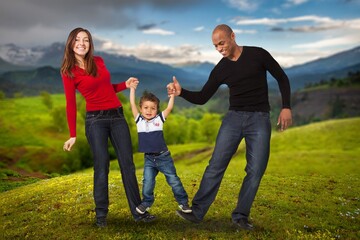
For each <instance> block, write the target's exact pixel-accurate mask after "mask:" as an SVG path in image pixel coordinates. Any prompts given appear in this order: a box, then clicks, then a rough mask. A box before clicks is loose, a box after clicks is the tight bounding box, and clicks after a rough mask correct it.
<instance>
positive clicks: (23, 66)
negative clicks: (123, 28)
mask: <svg viewBox="0 0 360 240" xmlns="http://www.w3.org/2000/svg"><path fill="white" fill-rule="evenodd" d="M63 51H64V43H53V44H51V45H50V46H44V47H33V48H23V47H19V46H17V45H15V44H5V45H0V90H1V91H3V92H4V93H5V94H6V95H7V96H13V94H14V93H17V92H21V93H22V94H24V95H37V94H39V92H41V91H48V92H50V93H60V92H63V86H62V81H61V77H60V74H59V67H60V65H61V59H62V56H63ZM95 54H96V55H99V56H101V57H103V59H104V61H105V63H106V65H107V67H108V69H109V71H110V72H111V73H112V81H113V82H120V81H124V80H126V79H127V78H129V77H131V76H135V77H137V78H139V79H140V85H139V91H142V90H145V89H147V90H149V91H152V92H154V93H155V94H157V95H159V96H160V97H165V96H166V90H165V87H166V84H167V83H169V82H170V81H172V76H176V77H177V78H178V79H179V80H180V81H181V83H182V85H183V86H184V87H188V88H191V89H200V88H201V86H202V85H203V84H204V83H205V82H206V80H207V78H208V76H209V73H210V71H211V70H212V69H213V67H214V64H212V63H209V62H205V63H199V62H188V63H184V64H179V65H167V64H163V63H159V62H151V61H145V60H141V59H139V58H136V57H135V56H124V55H118V54H111V53H106V52H95ZM284 70H285V72H286V73H287V75H288V76H289V79H290V81H291V87H292V91H296V90H298V89H301V88H303V87H304V86H305V85H307V84H309V83H315V82H319V81H321V80H329V79H331V78H342V77H345V76H347V75H348V73H349V72H357V71H360V47H356V48H353V49H350V50H347V51H343V52H339V53H337V54H334V55H332V56H329V57H326V58H322V59H318V60H314V61H311V62H308V63H305V64H301V65H297V66H293V67H290V68H285V69H284ZM268 81H269V88H270V89H277V83H276V81H275V80H274V79H273V78H272V77H271V76H269V80H268Z"/></svg>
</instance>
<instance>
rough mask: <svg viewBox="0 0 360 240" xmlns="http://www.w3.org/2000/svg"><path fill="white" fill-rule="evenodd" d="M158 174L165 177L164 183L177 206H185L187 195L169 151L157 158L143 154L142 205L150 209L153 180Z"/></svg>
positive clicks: (152, 201) (152, 197)
mask: <svg viewBox="0 0 360 240" xmlns="http://www.w3.org/2000/svg"><path fill="white" fill-rule="evenodd" d="M159 172H161V173H163V174H164V175H165V178H166V181H167V183H168V184H169V185H170V186H171V188H172V191H173V193H174V197H175V199H176V201H177V202H178V204H181V205H187V204H188V195H187V193H186V191H185V189H184V187H183V185H182V183H181V180H180V178H179V177H178V176H177V174H176V169H175V165H174V161H173V159H172V158H171V154H170V152H169V151H167V152H164V153H162V154H161V155H159V156H151V155H147V154H145V164H144V179H143V189H142V194H143V201H142V205H144V206H145V207H151V206H152V204H153V203H154V188H155V178H156V176H157V175H158V173H159Z"/></svg>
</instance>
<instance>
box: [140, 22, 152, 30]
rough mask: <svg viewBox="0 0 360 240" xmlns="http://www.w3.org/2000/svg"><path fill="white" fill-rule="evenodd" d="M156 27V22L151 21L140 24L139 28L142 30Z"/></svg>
mask: <svg viewBox="0 0 360 240" xmlns="http://www.w3.org/2000/svg"><path fill="white" fill-rule="evenodd" d="M155 27H156V24H154V23H150V24H145V25H140V26H138V27H137V29H138V30H140V31H142V30H149V29H152V28H155Z"/></svg>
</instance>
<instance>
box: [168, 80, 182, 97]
mask: <svg viewBox="0 0 360 240" xmlns="http://www.w3.org/2000/svg"><path fill="white" fill-rule="evenodd" d="M166 88H167V91H168V96H169V97H170V96H171V95H174V96H179V95H180V94H181V85H180V83H179V82H178V81H177V79H176V77H175V76H173V82H172V83H169V84H168V85H167V86H166Z"/></svg>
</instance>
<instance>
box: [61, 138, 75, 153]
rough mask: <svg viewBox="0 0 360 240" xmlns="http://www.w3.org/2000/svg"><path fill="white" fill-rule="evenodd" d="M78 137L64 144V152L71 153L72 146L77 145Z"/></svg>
mask: <svg viewBox="0 0 360 240" xmlns="http://www.w3.org/2000/svg"><path fill="white" fill-rule="evenodd" d="M75 141H76V137H71V138H70V139H69V140H67V141H66V142H65V143H64V146H63V150H64V151H69V152H70V151H71V148H72V146H73V145H74V144H75Z"/></svg>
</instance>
